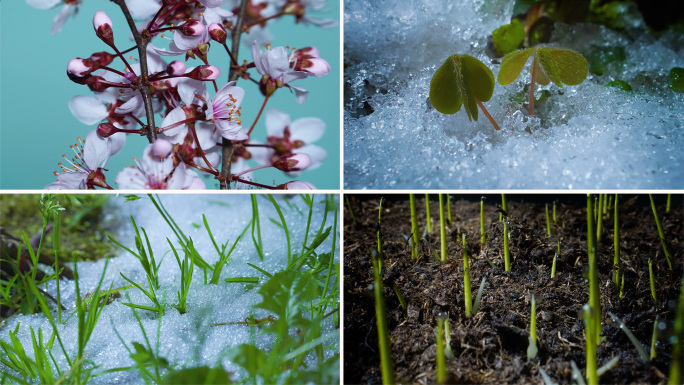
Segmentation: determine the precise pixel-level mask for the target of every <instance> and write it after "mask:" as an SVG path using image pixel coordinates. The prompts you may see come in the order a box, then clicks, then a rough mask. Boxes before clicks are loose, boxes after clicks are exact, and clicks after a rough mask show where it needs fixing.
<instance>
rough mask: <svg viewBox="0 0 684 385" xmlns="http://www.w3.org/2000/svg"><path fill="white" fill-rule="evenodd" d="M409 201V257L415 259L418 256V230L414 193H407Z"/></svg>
mask: <svg viewBox="0 0 684 385" xmlns="http://www.w3.org/2000/svg"><path fill="white" fill-rule="evenodd" d="M409 201H410V204H411V258H412V259H416V258H418V242H419V230H418V215H417V212H416V197H415V195H413V194H409Z"/></svg>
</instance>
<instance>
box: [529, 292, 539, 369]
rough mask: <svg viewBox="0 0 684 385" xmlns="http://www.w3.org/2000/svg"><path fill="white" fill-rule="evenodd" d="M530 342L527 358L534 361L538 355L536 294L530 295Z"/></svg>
mask: <svg viewBox="0 0 684 385" xmlns="http://www.w3.org/2000/svg"><path fill="white" fill-rule="evenodd" d="M530 304H531V305H530V306H531V308H532V309H531V311H530V337H529V340H530V344H529V345H528V347H527V360H528V361H532V360H533V359H534V357H536V356H537V352H538V349H537V304H536V303H535V301H534V294H532V296H531V297H530Z"/></svg>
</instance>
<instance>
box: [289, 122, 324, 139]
mask: <svg viewBox="0 0 684 385" xmlns="http://www.w3.org/2000/svg"><path fill="white" fill-rule="evenodd" d="M290 132H291V133H292V136H291V138H290V140H297V139H299V140H301V141H303V142H304V143H307V144H309V143H313V142H315V141H317V140H318V139H320V138H321V137H322V136H323V134H324V133H325V122H324V121H323V120H321V119H319V118H301V119H297V120H295V121H294V122H292V124H291V125H290Z"/></svg>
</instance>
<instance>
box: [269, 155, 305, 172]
mask: <svg viewBox="0 0 684 385" xmlns="http://www.w3.org/2000/svg"><path fill="white" fill-rule="evenodd" d="M310 165H311V158H309V156H308V155H306V154H294V155H290V156H287V157H283V158H280V159H278V160H276V161H275V162H273V167H275V168H277V169H278V170H280V171H286V172H289V171H302V170H305V169H306V168H307V167H309V166H310Z"/></svg>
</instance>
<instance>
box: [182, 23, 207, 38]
mask: <svg viewBox="0 0 684 385" xmlns="http://www.w3.org/2000/svg"><path fill="white" fill-rule="evenodd" d="M179 29H180V31H181V33H182V34H183V35H185V36H199V35H201V34H203V33H204V31H205V30H206V28H205V27H204V24H202V23H200V22H199V21H197V20H190V21H188V22H186V23H184V24H183V25H181V26H180V27H179Z"/></svg>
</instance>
